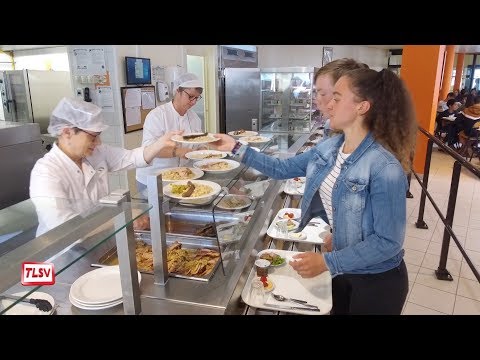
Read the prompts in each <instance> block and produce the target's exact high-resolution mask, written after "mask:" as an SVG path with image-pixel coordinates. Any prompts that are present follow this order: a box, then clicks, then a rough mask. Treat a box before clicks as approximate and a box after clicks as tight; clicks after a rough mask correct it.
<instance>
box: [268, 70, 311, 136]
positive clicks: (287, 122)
mask: <svg viewBox="0 0 480 360" xmlns="http://www.w3.org/2000/svg"><path fill="white" fill-rule="evenodd" d="M316 70H317V69H316V68H313V67H312V68H308V67H291V68H270V69H269V68H264V69H261V71H260V83H261V100H260V107H261V109H260V124H259V129H260V131H262V132H263V131H275V132H300V133H302V132H303V133H309V132H310V131H311V130H312V128H313V126H314V123H315V120H316V119H315V114H316V107H315V104H314V102H313V99H314V95H313V76H314V74H315V71H316Z"/></svg>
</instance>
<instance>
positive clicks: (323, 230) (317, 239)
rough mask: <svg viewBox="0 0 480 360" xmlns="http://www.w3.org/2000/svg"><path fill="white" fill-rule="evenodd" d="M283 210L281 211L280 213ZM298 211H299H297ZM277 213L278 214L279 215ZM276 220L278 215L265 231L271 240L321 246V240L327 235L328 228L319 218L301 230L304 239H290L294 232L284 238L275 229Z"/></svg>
mask: <svg viewBox="0 0 480 360" xmlns="http://www.w3.org/2000/svg"><path fill="white" fill-rule="evenodd" d="M282 210H284V209H281V210H280V211H282ZM299 210H300V209H299ZM280 211H279V213H280ZM277 220H278V213H277V216H276V218H275V221H272V223H271V224H270V226H269V227H268V229H267V235H268V236H270V237H271V238H274V239H278V240H285V241H294V242H303V243H309V244H323V239H324V238H325V235H326V234H327V233H328V232H327V231H328V229H329V226H328V224H327V223H326V222H325V221H323V220H322V219H321V218H313V219H312V220H310V222H309V223H308V224H307V226H305V227H304V228H303V229H302V231H301V232H302V233H303V234H305V236H306V238H303V237H301V238H299V239H295V238H292V237H291V234H293V233H295V230H294V231H292V232H289V233H288V236H286V237H284V236H281V235H280V232H279V231H278V228H277V227H276V225H275V224H276V222H277Z"/></svg>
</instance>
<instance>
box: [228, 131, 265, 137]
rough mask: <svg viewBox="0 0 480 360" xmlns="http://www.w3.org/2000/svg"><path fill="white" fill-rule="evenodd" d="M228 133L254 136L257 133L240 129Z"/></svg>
mask: <svg viewBox="0 0 480 360" xmlns="http://www.w3.org/2000/svg"><path fill="white" fill-rule="evenodd" d="M228 135H230V136H233V137H242V136H255V135H258V132H256V131H251V130H243V129H240V130H235V131H230V132H229V133H228Z"/></svg>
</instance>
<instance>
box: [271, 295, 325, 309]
mask: <svg viewBox="0 0 480 360" xmlns="http://www.w3.org/2000/svg"><path fill="white" fill-rule="evenodd" d="M272 295H273V297H274V298H275V300H278V301H292V302H294V303H297V304H302V305H303V306H309V307H313V308H317V309H318V306H316V305H310V304H309V303H308V302H306V301H305V300H298V299H291V298H286V297H285V296H282V295H280V294H272Z"/></svg>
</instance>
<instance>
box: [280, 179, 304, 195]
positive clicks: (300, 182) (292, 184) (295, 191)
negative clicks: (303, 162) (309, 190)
mask: <svg viewBox="0 0 480 360" xmlns="http://www.w3.org/2000/svg"><path fill="white" fill-rule="evenodd" d="M295 179H297V180H295ZM305 182H306V178H305V177H296V178H293V179H288V180H287V181H286V182H285V188H284V190H283V191H284V192H285V194H288V195H303V193H304V192H305Z"/></svg>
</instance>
